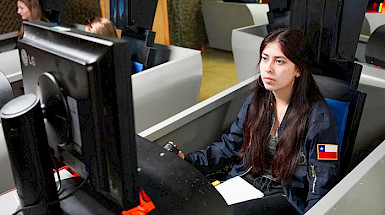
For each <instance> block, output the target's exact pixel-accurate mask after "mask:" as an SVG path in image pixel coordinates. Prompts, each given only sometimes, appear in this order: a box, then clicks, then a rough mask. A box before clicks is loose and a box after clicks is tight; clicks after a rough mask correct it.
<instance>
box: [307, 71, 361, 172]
mask: <svg viewBox="0 0 385 215" xmlns="http://www.w3.org/2000/svg"><path fill="white" fill-rule="evenodd" d="M313 77H314V79H315V81H316V83H317V85H318V87H319V88H320V91H321V93H322V95H323V96H324V97H325V98H327V99H326V101H327V102H328V104H329V106H330V108H331V110H332V112H333V114H334V115H335V118H336V120H337V125H338V127H339V128H338V129H339V131H338V132H339V149H340V153H339V157H340V162H341V167H340V179H342V178H343V177H345V176H346V175H347V174H348V173H349V169H348V168H349V163H350V160H351V157H352V153H353V148H354V143H355V140H356V137H357V132H358V127H359V124H360V120H361V116H362V111H363V109H364V104H365V98H366V93H363V92H360V91H357V90H353V89H351V85H350V84H348V83H346V82H345V81H342V80H339V79H335V78H331V77H327V76H320V75H313Z"/></svg>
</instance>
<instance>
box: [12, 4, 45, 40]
mask: <svg viewBox="0 0 385 215" xmlns="http://www.w3.org/2000/svg"><path fill="white" fill-rule="evenodd" d="M17 14H19V15H20V17H21V19H22V20H24V21H32V20H40V21H48V20H47V19H46V18H45V16H44V13H43V10H42V8H41V6H40V4H39V1H38V0H18V1H17ZM23 34H24V30H23V26H21V29H20V32H19V38H21V37H22V36H23Z"/></svg>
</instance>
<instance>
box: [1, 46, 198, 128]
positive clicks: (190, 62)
mask: <svg viewBox="0 0 385 215" xmlns="http://www.w3.org/2000/svg"><path fill="white" fill-rule="evenodd" d="M154 47H155V48H156V50H157V55H156V56H157V57H156V58H155V65H156V66H154V67H152V68H149V69H147V70H144V71H142V72H140V73H137V74H134V75H132V87H133V98H134V112H135V119H136V121H135V126H136V131H137V132H140V131H143V130H145V129H146V128H148V127H151V126H152V125H154V124H156V123H158V122H161V121H163V120H165V119H167V118H169V117H171V116H173V115H174V114H177V113H179V112H180V111H182V110H184V109H186V108H188V107H190V106H192V105H194V104H197V103H198V102H199V95H200V87H201V81H202V57H201V53H200V51H197V50H193V49H187V48H182V47H177V46H167V45H161V44H155V45H154ZM0 70H1V71H3V73H4V74H5V75H6V76H7V78H8V80H9V81H10V82H11V85H12V88H13V90H14V92H15V96H18V95H20V94H21V93H22V91H21V90H20V87H21V86H22V73H21V66H20V60H19V52H18V50H17V49H13V50H11V51H7V52H3V53H0Z"/></svg>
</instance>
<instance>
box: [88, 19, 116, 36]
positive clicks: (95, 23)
mask: <svg viewBox="0 0 385 215" xmlns="http://www.w3.org/2000/svg"><path fill="white" fill-rule="evenodd" d="M86 31H87V32H91V33H94V34H100V35H105V36H110V37H116V38H117V37H118V36H117V34H116V31H115V28H114V26H113V24H112V22H111V21H110V20H108V19H106V18H103V17H96V18H92V19H89V20H88V24H87V26H86Z"/></svg>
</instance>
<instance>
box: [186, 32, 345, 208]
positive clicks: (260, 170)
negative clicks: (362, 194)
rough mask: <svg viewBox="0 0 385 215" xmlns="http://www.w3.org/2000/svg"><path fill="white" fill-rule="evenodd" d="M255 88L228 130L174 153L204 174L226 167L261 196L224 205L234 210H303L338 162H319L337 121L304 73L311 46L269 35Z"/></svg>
mask: <svg viewBox="0 0 385 215" xmlns="http://www.w3.org/2000/svg"><path fill="white" fill-rule="evenodd" d="M260 56H261V58H260V62H259V73H260V75H259V77H258V79H257V83H256V87H255V90H254V93H253V94H252V95H250V96H249V97H248V98H247V100H246V102H245V103H244V105H243V107H242V109H241V111H240V112H239V114H238V116H237V119H236V121H235V122H234V123H233V124H232V126H231V128H230V132H229V133H228V134H224V135H223V136H222V141H221V142H216V143H214V144H212V145H210V146H208V147H207V148H206V149H205V150H200V151H195V152H191V153H189V154H187V155H186V156H184V154H183V153H181V152H180V154H179V156H180V157H182V158H184V159H185V160H187V161H188V162H190V163H192V164H193V165H194V166H196V167H197V168H198V169H199V170H200V171H202V172H203V173H206V174H210V173H213V172H216V171H218V170H220V171H221V170H223V169H226V168H229V164H234V165H232V166H230V168H229V169H230V170H229V171H228V173H227V175H226V179H229V178H232V177H235V176H241V177H242V178H243V179H245V180H246V181H248V182H249V183H251V184H252V185H254V186H255V187H256V188H258V189H259V190H261V191H262V192H263V193H264V197H263V198H260V199H254V200H250V201H246V202H241V203H238V204H235V205H231V208H232V209H233V211H234V214H296V213H301V214H302V213H305V212H306V211H307V210H308V209H310V208H311V207H312V206H313V205H314V204H315V203H316V202H317V201H318V200H319V199H320V198H321V197H322V196H324V195H325V194H326V193H327V192H328V191H329V190H330V189H331V188H332V187H333V186H334V185H335V184H336V183H337V180H338V169H339V161H338V160H332V159H330V160H328V159H325V160H321V159H318V157H317V154H318V153H319V152H320V150H322V147H324V146H325V145H326V146H328V147H335V146H336V145H337V125H336V122H335V120H334V118H333V115H332V113H331V111H330V109H329V106H328V104H327V103H326V102H325V100H324V98H323V97H322V95H321V93H320V91H319V89H318V87H317V85H316V83H315V81H314V79H313V77H312V75H311V73H310V64H311V59H310V46H309V44H308V42H307V40H306V38H305V37H304V35H302V33H301V32H299V31H297V30H293V29H280V30H276V31H274V32H271V33H270V34H269V35H268V36H266V38H265V39H264V40H263V41H262V44H261V47H260Z"/></svg>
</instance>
